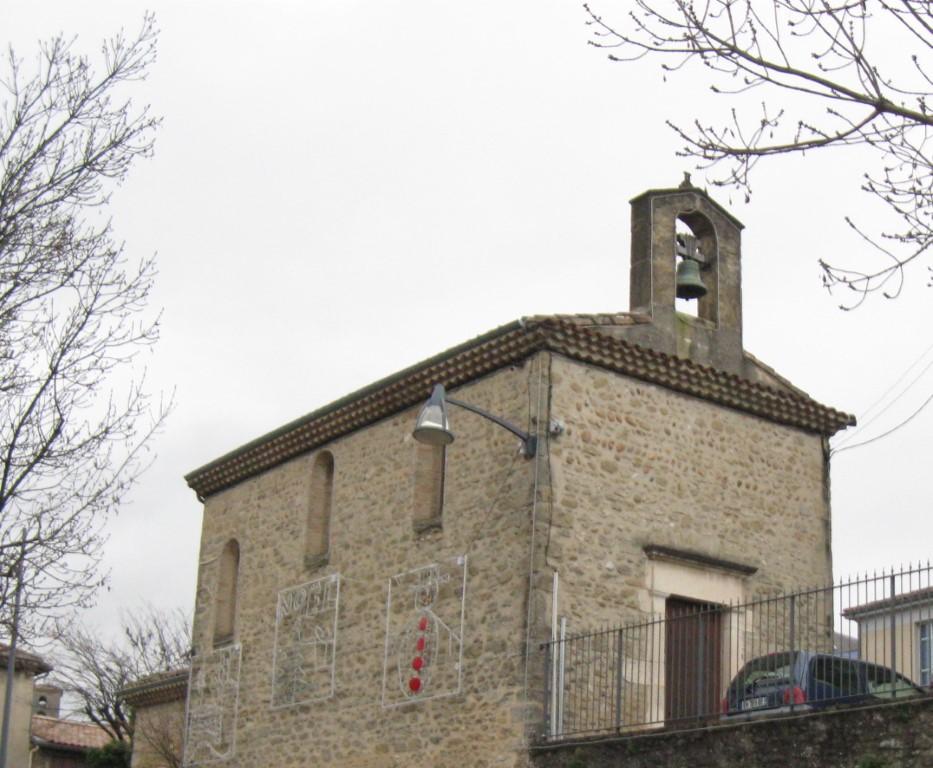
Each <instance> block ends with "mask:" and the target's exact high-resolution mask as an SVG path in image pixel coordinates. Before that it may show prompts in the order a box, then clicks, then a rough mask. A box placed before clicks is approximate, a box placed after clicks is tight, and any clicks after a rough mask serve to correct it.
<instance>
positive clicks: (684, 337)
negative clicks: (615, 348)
mask: <svg viewBox="0 0 933 768" xmlns="http://www.w3.org/2000/svg"><path fill="white" fill-rule="evenodd" d="M631 206H632V262H631V277H630V311H631V312H633V313H638V314H641V315H645V316H647V318H648V319H649V320H650V322H648V323H644V324H642V325H639V326H637V327H636V328H632V329H631V330H630V331H629V333H627V334H626V335H627V336H628V337H629V338H632V339H633V340H634V341H637V342H638V343H641V344H644V345H646V346H649V347H652V348H654V349H657V350H659V351H661V352H666V353H668V354H673V355H677V356H678V357H685V358H689V359H690V360H693V361H695V362H697V363H700V364H702V365H711V366H714V367H716V368H719V369H720V370H725V371H729V372H732V373H736V374H739V375H742V374H743V373H744V368H745V356H744V352H743V349H742V270H741V234H742V229H743V225H742V223H741V222H740V221H739V220H738V219H736V218H735V217H734V216H733V215H732V214H731V213H729V212H728V211H727V210H726V209H725V208H723V207H722V206H720V205H719V204H718V203H717V202H716V201H714V200H713V199H712V198H711V197H710V196H709V195H708V194H707V193H706V191H705V190H702V189H699V188H698V187H695V186H693V184H692V183H691V181H690V175H689V174H684V181H683V183H682V184H681V185H680V186H679V187H677V188H674V189H651V190H648V191H647V192H643V193H642V194H640V195H638V197H635V198H634V199H632V200H631ZM678 298H681V299H687V300H688V301H690V302H695V303H696V314H695V315H693V314H687V313H685V312H681V311H678V308H677V299H678Z"/></svg>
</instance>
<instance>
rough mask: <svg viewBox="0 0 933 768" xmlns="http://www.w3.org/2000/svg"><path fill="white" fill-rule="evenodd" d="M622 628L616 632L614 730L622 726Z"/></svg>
mask: <svg viewBox="0 0 933 768" xmlns="http://www.w3.org/2000/svg"><path fill="white" fill-rule="evenodd" d="M622 650H623V647H622V630H621V629H619V630H618V631H617V632H616V730H619V729H620V728H621V727H622V683H623V680H624V674H623V662H622Z"/></svg>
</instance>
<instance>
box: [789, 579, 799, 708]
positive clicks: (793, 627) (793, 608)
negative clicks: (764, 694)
mask: <svg viewBox="0 0 933 768" xmlns="http://www.w3.org/2000/svg"><path fill="white" fill-rule="evenodd" d="M789 602H790V642H789V643H788V647H789V649H790V659H791V669H793V665H794V651H795V650H796V648H795V646H796V637H795V635H796V631H797V621H796V618H797V595H791V596H790V601H789ZM790 709H791V712H793V711H794V695H793V692H791V696H790Z"/></svg>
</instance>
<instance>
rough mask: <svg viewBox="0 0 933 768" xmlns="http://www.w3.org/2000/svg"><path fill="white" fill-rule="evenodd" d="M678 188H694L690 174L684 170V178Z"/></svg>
mask: <svg viewBox="0 0 933 768" xmlns="http://www.w3.org/2000/svg"><path fill="white" fill-rule="evenodd" d="M678 189H693V182H692V181H691V180H690V174H689V173H687V171H684V180H683V181H682V182H680V186H679V187H678Z"/></svg>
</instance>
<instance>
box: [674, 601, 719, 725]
mask: <svg viewBox="0 0 933 768" xmlns="http://www.w3.org/2000/svg"><path fill="white" fill-rule="evenodd" d="M718 609H719V606H717V605H713V604H710V603H699V602H696V601H693V600H685V599H683V598H679V597H669V598H668V599H667V604H666V616H665V618H666V619H667V621H666V622H665V623H666V630H665V635H664V636H665V720H667V721H678V720H686V719H697V718H704V717H711V716H715V715H717V714H718V712H719V693H720V692H719V687H720V679H719V677H720V668H721V654H722V614H721V612H720V611H719V610H718Z"/></svg>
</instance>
